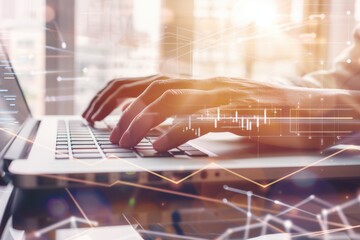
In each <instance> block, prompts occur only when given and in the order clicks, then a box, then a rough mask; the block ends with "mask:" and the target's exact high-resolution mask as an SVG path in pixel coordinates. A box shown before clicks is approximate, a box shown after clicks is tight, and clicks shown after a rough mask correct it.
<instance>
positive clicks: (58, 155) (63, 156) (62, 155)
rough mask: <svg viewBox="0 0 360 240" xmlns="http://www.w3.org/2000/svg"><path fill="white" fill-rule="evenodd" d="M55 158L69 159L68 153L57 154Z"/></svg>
mask: <svg viewBox="0 0 360 240" xmlns="http://www.w3.org/2000/svg"><path fill="white" fill-rule="evenodd" d="M55 159H69V155H68V154H55Z"/></svg>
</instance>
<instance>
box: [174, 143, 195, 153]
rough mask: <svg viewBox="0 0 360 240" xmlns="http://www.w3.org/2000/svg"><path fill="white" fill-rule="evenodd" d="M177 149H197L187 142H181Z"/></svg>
mask: <svg viewBox="0 0 360 240" xmlns="http://www.w3.org/2000/svg"><path fill="white" fill-rule="evenodd" d="M178 149H180V150H183V151H195V150H197V149H196V148H194V147H193V146H191V145H189V144H183V145H181V146H179V147H178Z"/></svg>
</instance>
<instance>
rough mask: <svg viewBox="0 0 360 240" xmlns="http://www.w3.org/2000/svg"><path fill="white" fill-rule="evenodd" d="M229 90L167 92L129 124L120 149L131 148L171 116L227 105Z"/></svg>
mask: <svg viewBox="0 0 360 240" xmlns="http://www.w3.org/2000/svg"><path fill="white" fill-rule="evenodd" d="M230 96H231V90H229V89H226V90H225V89H220V90H193V89H185V90H182V89H181V90H180V89H177V90H167V91H166V92H165V93H164V94H162V95H161V97H160V98H158V99H157V100H156V101H154V102H153V103H152V104H150V105H149V106H148V107H146V108H145V109H144V110H143V111H142V112H141V113H140V114H138V115H137V116H136V117H135V118H134V120H133V121H132V122H131V124H130V126H129V127H128V129H127V130H126V131H125V132H124V134H123V136H122V137H121V139H120V141H119V145H120V146H122V147H127V148H130V147H133V146H135V145H136V144H137V143H139V142H140V141H141V139H143V138H144V136H145V135H146V133H147V132H148V131H149V130H150V129H151V128H153V127H155V126H157V125H159V124H160V123H162V122H163V121H164V120H165V119H166V118H168V117H170V116H173V115H183V114H192V113H194V112H196V111H198V110H200V109H203V108H204V107H205V106H206V107H209V106H210V107H211V106H220V105H225V104H228V102H229V97H230Z"/></svg>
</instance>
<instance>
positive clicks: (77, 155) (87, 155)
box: [73, 153, 101, 159]
mask: <svg viewBox="0 0 360 240" xmlns="http://www.w3.org/2000/svg"><path fill="white" fill-rule="evenodd" d="M73 157H74V158H78V159H92V158H101V155H100V154H98V153H75V154H73Z"/></svg>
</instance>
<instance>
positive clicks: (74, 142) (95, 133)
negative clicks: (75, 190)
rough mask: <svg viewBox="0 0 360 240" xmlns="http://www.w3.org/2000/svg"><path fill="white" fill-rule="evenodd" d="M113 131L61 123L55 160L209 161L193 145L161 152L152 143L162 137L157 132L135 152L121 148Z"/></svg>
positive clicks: (78, 124) (150, 133)
mask: <svg viewBox="0 0 360 240" xmlns="http://www.w3.org/2000/svg"><path fill="white" fill-rule="evenodd" d="M110 132H111V129H97V128H93V127H90V126H89V125H86V124H84V123H83V122H82V121H81V120H70V121H65V120H59V121H58V129H57V136H56V153H55V159H57V160H68V159H81V160H87V159H89V160H93V159H104V158H114V159H116V158H137V157H142V158H147V157H184V156H186V157H206V156H208V155H207V154H205V153H203V152H202V151H200V150H198V149H197V148H194V147H193V146H191V145H189V144H183V145H181V146H179V147H177V148H174V149H171V150H169V151H168V152H157V151H155V150H154V148H153V146H152V142H153V141H154V140H155V139H156V138H157V137H158V136H160V132H159V131H157V130H155V129H153V130H151V131H150V132H149V134H148V135H147V136H146V137H145V138H144V139H142V140H141V142H140V143H139V144H138V145H136V146H135V147H134V148H132V149H127V148H121V147H119V146H118V145H117V144H113V143H111V142H110V141H109V136H110Z"/></svg>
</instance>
